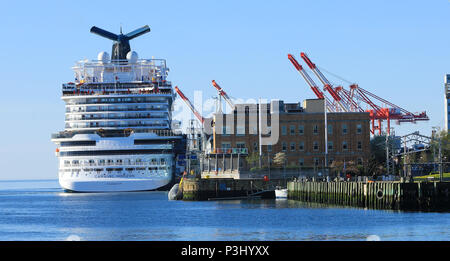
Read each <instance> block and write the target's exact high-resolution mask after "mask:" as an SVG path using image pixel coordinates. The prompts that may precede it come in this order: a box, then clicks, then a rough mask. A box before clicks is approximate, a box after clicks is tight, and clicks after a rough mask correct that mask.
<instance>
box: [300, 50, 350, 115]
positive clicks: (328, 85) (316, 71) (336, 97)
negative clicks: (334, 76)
mask: <svg viewBox="0 0 450 261" xmlns="http://www.w3.org/2000/svg"><path fill="white" fill-rule="evenodd" d="M300 56H301V57H302V59H303V60H304V61H305V63H306V64H307V65H308V66H309V68H310V69H311V70H312V71H313V72H314V74H315V75H316V76H317V78H319V80H320V81H321V82H322V84H323V85H324V89H325V90H326V91H327V92H328V93H329V94H330V95H331V97H333V99H334V101H335V102H336V103H337V104H338V105H339V107H340V108H341V109H342V110H344V111H348V106H346V104H343V103H342V101H341V100H342V98H341V97H340V96H339V94H337V93H336V91H335V90H334V89H333V87H332V86H331V83H330V82H329V81H328V79H327V78H325V76H324V75H323V74H322V72H321V71H320V70H319V69H318V68H317V66H316V65H315V64H314V63H313V62H311V60H310V59H309V58H308V56H307V55H306V54H305V53H303V52H302V53H301V54H300Z"/></svg>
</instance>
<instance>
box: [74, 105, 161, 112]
mask: <svg viewBox="0 0 450 261" xmlns="http://www.w3.org/2000/svg"><path fill="white" fill-rule="evenodd" d="M168 108H169V106H168V105H157V106H154V105H147V106H146V105H134V106H128V105H125V106H124V105H122V106H66V112H107V111H124V112H126V111H145V112H147V111H148V112H151V111H155V112H161V111H168Z"/></svg>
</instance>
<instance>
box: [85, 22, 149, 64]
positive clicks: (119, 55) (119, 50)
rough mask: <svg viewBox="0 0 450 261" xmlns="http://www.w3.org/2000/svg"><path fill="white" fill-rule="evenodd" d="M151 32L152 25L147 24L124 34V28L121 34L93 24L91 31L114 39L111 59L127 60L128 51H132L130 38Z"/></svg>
mask: <svg viewBox="0 0 450 261" xmlns="http://www.w3.org/2000/svg"><path fill="white" fill-rule="evenodd" d="M148 32H150V27H149V26H148V25H145V26H143V27H141V28H138V29H136V30H134V31H132V32H129V33H127V34H125V35H124V34H122V29H121V30H120V34H119V35H117V34H114V33H111V32H108V31H106V30H103V29H101V28H98V27H96V26H92V28H91V33H94V34H97V35H100V36H102V37H105V38H107V39H110V40H113V41H114V44H113V46H112V55H111V60H112V61H114V60H126V59H127V54H128V52H130V51H131V48H130V40H131V39H134V38H136V37H138V36H141V35H143V34H145V33H148Z"/></svg>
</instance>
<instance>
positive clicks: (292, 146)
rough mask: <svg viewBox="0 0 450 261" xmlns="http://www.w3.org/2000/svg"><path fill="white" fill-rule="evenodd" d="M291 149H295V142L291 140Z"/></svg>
mask: <svg viewBox="0 0 450 261" xmlns="http://www.w3.org/2000/svg"><path fill="white" fill-rule="evenodd" d="M291 151H295V142H291Z"/></svg>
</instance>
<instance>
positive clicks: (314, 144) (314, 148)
mask: <svg viewBox="0 0 450 261" xmlns="http://www.w3.org/2000/svg"><path fill="white" fill-rule="evenodd" d="M313 150H315V151H317V150H319V142H317V141H314V142H313Z"/></svg>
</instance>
